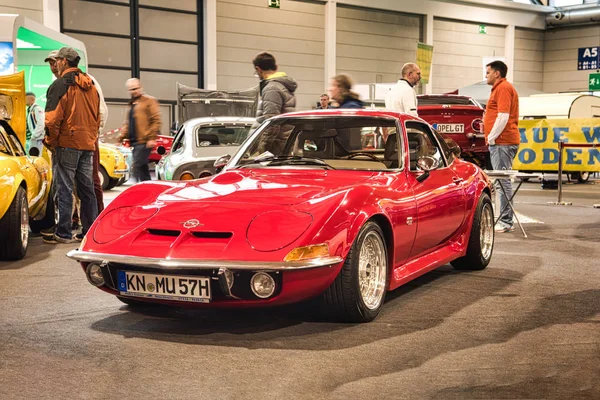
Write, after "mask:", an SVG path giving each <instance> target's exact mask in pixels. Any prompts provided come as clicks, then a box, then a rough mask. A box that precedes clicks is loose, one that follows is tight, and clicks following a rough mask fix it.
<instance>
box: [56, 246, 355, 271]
mask: <svg viewBox="0 0 600 400" xmlns="http://www.w3.org/2000/svg"><path fill="white" fill-rule="evenodd" d="M67 257H69V258H71V259H73V260H76V261H80V262H81V261H83V262H94V261H95V262H100V263H102V262H108V263H110V262H114V263H119V264H128V265H137V266H144V267H148V268H156V269H161V270H165V269H167V270H168V269H219V268H226V269H229V270H234V271H235V270H250V271H295V270H299V269H311V268H319V267H327V266H331V265H334V264H338V263H340V262H342V261H343V260H344V259H343V258H342V257H340V256H329V257H321V258H315V259H311V260H304V261H291V262H285V261H282V262H256V261H223V260H188V259H186V260H166V259H163V258H149V257H135V256H122V255H116V254H104V253H92V252H89V251H80V250H71V251H70V252H68V253H67Z"/></svg>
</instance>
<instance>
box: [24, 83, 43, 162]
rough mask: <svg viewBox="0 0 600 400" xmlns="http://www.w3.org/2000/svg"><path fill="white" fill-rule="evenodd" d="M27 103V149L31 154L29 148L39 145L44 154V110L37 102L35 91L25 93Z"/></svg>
mask: <svg viewBox="0 0 600 400" xmlns="http://www.w3.org/2000/svg"><path fill="white" fill-rule="evenodd" d="M25 102H26V104H27V143H26V144H25V149H26V151H27V154H29V149H31V148H32V147H37V149H38V150H39V151H40V155H41V154H42V150H43V149H44V148H43V146H42V141H43V140H44V134H45V131H44V110H42V107H40V106H38V105H37V104H36V103H35V93H33V92H27V93H26V94H25Z"/></svg>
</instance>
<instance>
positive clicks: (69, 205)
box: [53, 147, 98, 239]
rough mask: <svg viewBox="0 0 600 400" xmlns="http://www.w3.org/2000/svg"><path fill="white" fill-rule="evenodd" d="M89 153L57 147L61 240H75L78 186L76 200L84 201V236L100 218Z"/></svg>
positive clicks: (81, 214)
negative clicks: (74, 226) (74, 229)
mask: <svg viewBox="0 0 600 400" xmlns="http://www.w3.org/2000/svg"><path fill="white" fill-rule="evenodd" d="M93 154H94V152H93V151H90V150H77V149H68V148H64V147H57V148H56V150H55V151H54V157H55V160H54V162H53V166H54V168H55V170H54V179H55V182H56V194H57V197H58V225H57V227H56V232H55V234H56V235H57V236H60V237H61V238H65V239H70V238H71V237H73V232H72V230H71V225H72V215H73V184H74V182H77V196H78V197H79V199H80V200H81V211H80V217H81V225H82V227H83V231H82V233H83V234H84V235H85V234H86V233H87V231H88V230H89V229H90V226H91V225H92V223H93V222H94V220H95V219H96V217H97V216H98V205H97V204H96V195H95V194H94V179H93V169H92V155H93Z"/></svg>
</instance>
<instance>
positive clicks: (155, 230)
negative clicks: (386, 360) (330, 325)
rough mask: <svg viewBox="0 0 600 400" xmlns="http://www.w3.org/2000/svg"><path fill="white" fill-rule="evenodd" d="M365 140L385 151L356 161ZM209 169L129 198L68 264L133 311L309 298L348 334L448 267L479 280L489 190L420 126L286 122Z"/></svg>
mask: <svg viewBox="0 0 600 400" xmlns="http://www.w3.org/2000/svg"><path fill="white" fill-rule="evenodd" d="M374 133H377V134H382V135H384V137H383V138H382V140H383V141H384V142H385V146H384V148H375V149H373V148H371V147H369V148H366V149H365V148H364V147H363V146H364V143H365V140H364V138H363V137H364V136H365V135H372V134H374ZM218 163H220V164H225V163H226V165H225V167H224V170H223V171H222V172H221V173H219V174H217V175H214V176H211V177H208V178H202V179H197V180H192V181H181V182H170V181H160V182H159V181H151V182H143V183H140V184H137V185H135V186H132V187H130V188H129V189H127V190H125V191H124V192H123V193H121V194H120V195H119V196H118V197H117V198H116V199H115V200H113V201H112V202H111V203H110V205H109V206H108V207H107V208H106V209H105V210H104V211H103V212H102V214H101V215H100V216H99V217H98V218H97V220H96V222H95V223H94V224H93V226H92V227H91V229H90V231H89V232H88V234H87V235H86V237H85V239H84V241H83V242H82V244H81V247H80V249H79V250H73V251H71V252H70V253H69V254H68V256H69V257H70V258H72V259H75V260H77V261H79V262H80V263H81V265H82V267H83V270H84V271H85V274H86V276H87V278H88V280H89V282H90V283H91V284H92V285H94V286H97V287H98V288H100V289H102V290H104V291H106V292H108V293H110V294H113V295H116V296H117V297H118V298H119V299H120V300H122V301H123V302H124V303H126V304H129V305H130V306H136V305H138V306H139V305H144V304H145V305H148V304H151V303H168V304H173V305H193V306H198V307H251V306H271V305H276V304H285V303H293V302H299V301H302V300H306V299H310V298H318V299H319V300H320V302H321V303H322V307H319V310H325V311H327V312H328V313H329V315H330V316H331V318H333V319H341V320H345V321H354V322H366V321H370V320H372V319H373V318H375V317H376V316H377V314H378V313H379V311H380V309H381V308H382V306H383V303H384V299H385V295H386V292H387V291H390V290H393V289H395V288H397V287H399V286H400V285H403V284H404V283H406V282H408V281H410V280H412V279H414V278H416V277H417V276H419V275H422V274H424V273H426V272H428V271H431V270H432V269H434V268H436V267H439V266H441V265H444V264H447V263H452V265H453V266H454V267H455V268H457V269H465V270H480V269H483V268H485V267H486V266H487V265H488V263H489V262H490V259H491V257H492V249H493V244H494V229H493V228H494V217H493V211H492V203H491V201H490V196H491V193H492V188H491V184H490V181H489V179H488V178H487V176H486V175H485V173H483V172H482V170H481V169H480V168H479V167H478V166H476V165H475V164H472V163H469V162H465V161H463V160H461V159H459V158H457V157H456V156H455V153H454V152H453V149H451V148H449V147H448V146H447V144H446V142H445V141H444V140H443V139H442V138H441V136H440V135H439V134H438V133H437V132H435V131H434V130H433V129H432V128H431V127H430V126H429V125H428V124H427V123H425V122H423V121H422V120H420V119H417V118H413V117H411V116H407V115H403V114H398V113H394V112H388V111H367V110H348V111H341V110H330V111H319V112H315V111H307V112H298V113H292V114H284V115H280V116H278V117H274V118H271V119H270V120H268V121H266V122H264V123H263V124H262V125H261V126H260V127H259V128H258V129H257V130H256V131H255V132H253V133H252V135H251V136H250V137H249V138H248V139H247V140H246V141H245V142H244V144H243V145H242V146H241V147H240V149H239V151H238V152H237V153H236V154H235V155H234V156H233V157H230V158H229V160H218V161H217V162H216V163H215V164H218ZM217 166H218V165H217ZM220 166H221V167H222V166H223V165H220Z"/></svg>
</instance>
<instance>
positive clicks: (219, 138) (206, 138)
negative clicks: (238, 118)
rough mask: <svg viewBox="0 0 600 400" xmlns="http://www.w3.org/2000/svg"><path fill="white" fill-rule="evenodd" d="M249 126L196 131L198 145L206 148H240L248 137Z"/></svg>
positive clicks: (203, 128)
mask: <svg viewBox="0 0 600 400" xmlns="http://www.w3.org/2000/svg"><path fill="white" fill-rule="evenodd" d="M249 132H250V125H248V126H238V125H231V126H207V127H201V128H200V129H198V130H197V131H196V145H197V146H198V147H206V146H239V145H241V144H242V143H243V142H244V140H246V138H247V137H248V133H249Z"/></svg>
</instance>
